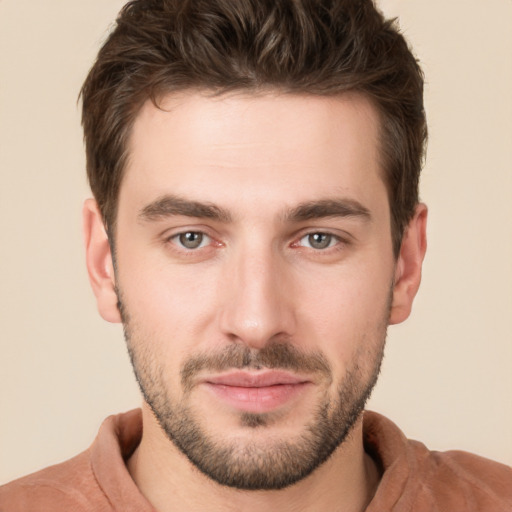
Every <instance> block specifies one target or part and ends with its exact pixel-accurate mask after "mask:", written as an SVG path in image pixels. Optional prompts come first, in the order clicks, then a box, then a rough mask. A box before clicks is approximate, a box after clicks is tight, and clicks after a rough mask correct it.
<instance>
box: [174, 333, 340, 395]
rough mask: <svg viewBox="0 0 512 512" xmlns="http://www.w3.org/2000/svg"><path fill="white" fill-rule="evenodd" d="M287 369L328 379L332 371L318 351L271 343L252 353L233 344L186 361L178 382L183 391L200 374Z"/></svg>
mask: <svg viewBox="0 0 512 512" xmlns="http://www.w3.org/2000/svg"><path fill="white" fill-rule="evenodd" d="M264 368H265V369H280V370H291V371H295V372H298V373H308V374H321V375H323V376H325V377H328V378H331V376H332V370H331V366H330V365H329V363H328V361H327V358H326V357H325V356H324V355H323V354H322V353H320V352H311V353H307V352H303V351H301V350H299V349H298V348H297V347H294V346H293V345H291V344H289V343H283V342H273V343H269V344H268V345H265V347H263V348H262V349H259V350H256V349H251V348H249V347H247V346H246V345H240V344H233V345H229V346H226V347H225V348H223V349H222V350H221V351H219V352H216V353H205V354H200V355H198V356H195V357H192V358H190V359H189V360H188V361H187V362H186V363H185V364H184V365H183V367H182V369H181V372H180V373H181V382H182V385H183V388H184V389H185V390H189V389H191V388H192V386H193V384H194V379H195V377H196V376H197V374H198V373H200V372H201V371H205V370H207V371H212V372H223V371H227V370H233V369H235V370H243V369H244V370H245V369H247V370H261V369H264Z"/></svg>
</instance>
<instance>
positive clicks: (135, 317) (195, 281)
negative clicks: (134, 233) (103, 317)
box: [118, 251, 218, 350]
mask: <svg viewBox="0 0 512 512" xmlns="http://www.w3.org/2000/svg"><path fill="white" fill-rule="evenodd" d="M124 254H127V255H129V256H127V257H125V258H124V259H123V260H122V261H119V262H118V263H119V273H118V280H119V289H120V290H121V292H122V300H123V303H124V305H125V308H126V310H127V311H128V312H129V314H130V322H131V323H132V324H134V325H136V326H137V329H138V330H139V331H141V334H142V332H143V333H144V338H145V339H147V340H149V341H151V343H157V342H158V341H159V340H164V341H163V343H164V344H165V346H166V347H168V346H169V342H168V341H167V340H172V345H171V347H172V348H173V349H174V350H176V347H179V348H180V349H181V348H183V347H184V346H187V345H188V344H189V343H193V342H196V341H197V340H198V336H199V334H200V333H203V334H204V332H205V331H206V330H207V328H208V326H209V325H211V322H212V318H213V316H214V314H215V307H214V304H215V298H216V290H217V282H218V279H217V278H216V277H215V276H214V275H213V272H211V271H210V272H201V273H199V272H198V271H197V269H195V268H194V266H193V265H185V266H183V267H176V266H172V265H169V264H167V263H166V262H165V261H164V262H162V261H161V260H160V261H159V260H157V259H156V258H155V259H153V260H151V258H147V256H146V258H145V259H144V258H143V257H142V255H139V256H140V257H137V253H136V252H135V251H126V252H125V253H124ZM139 262H144V263H143V264H140V263H139ZM142 342H144V341H142Z"/></svg>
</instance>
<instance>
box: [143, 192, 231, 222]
mask: <svg viewBox="0 0 512 512" xmlns="http://www.w3.org/2000/svg"><path fill="white" fill-rule="evenodd" d="M177 215H183V216H185V217H197V218H200V219H210V220H216V221H219V222H231V220H232V219H231V215H230V213H229V212H228V211H227V210H224V209H223V208H220V207H219V206H217V205H214V204H212V203H203V202H199V201H191V200H189V199H184V198H182V197H179V196H175V195H165V196H162V197H160V198H158V199H156V200H155V201H153V202H151V203H149V204H148V205H147V206H145V207H144V208H143V209H142V210H141V211H140V213H139V219H141V220H143V221H156V220H162V219H165V218H166V217H172V216H177Z"/></svg>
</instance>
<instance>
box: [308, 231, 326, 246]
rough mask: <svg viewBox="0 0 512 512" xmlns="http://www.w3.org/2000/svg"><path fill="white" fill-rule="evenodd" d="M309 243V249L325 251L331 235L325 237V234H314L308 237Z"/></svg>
mask: <svg viewBox="0 0 512 512" xmlns="http://www.w3.org/2000/svg"><path fill="white" fill-rule="evenodd" d="M309 243H310V244H311V247H314V248H315V249H325V248H327V247H329V244H330V243H331V235H326V234H325V233H314V234H313V235H309Z"/></svg>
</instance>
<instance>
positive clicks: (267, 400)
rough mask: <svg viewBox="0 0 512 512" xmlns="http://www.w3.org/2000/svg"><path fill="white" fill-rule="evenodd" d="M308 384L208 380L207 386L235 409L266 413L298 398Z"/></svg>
mask: <svg viewBox="0 0 512 512" xmlns="http://www.w3.org/2000/svg"><path fill="white" fill-rule="evenodd" d="M308 384H309V383H308V382H300V383H297V384H278V385H275V386H264V387H240V386H225V385H223V384H212V383H211V382H208V383H206V386H207V387H208V389H210V391H212V392H213V393H214V394H215V395H216V396H217V397H219V398H220V399H221V400H222V401H224V402H225V403H227V404H228V405H230V406H232V407H234V408H235V409H239V410H242V411H244V412H252V413H265V412H271V411H273V410H274V409H277V408H278V407H281V406H283V405H285V404H286V403H288V402H290V401H291V400H293V399H294V398H296V397H297V396H298V395H300V394H301V393H303V392H304V391H305V390H306V388H307V387H308Z"/></svg>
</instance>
